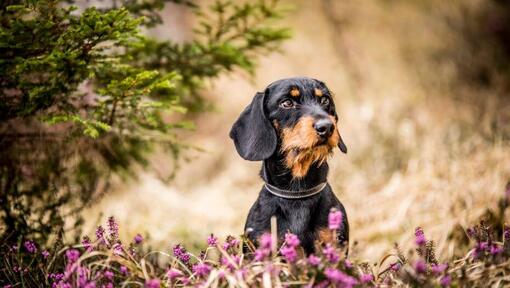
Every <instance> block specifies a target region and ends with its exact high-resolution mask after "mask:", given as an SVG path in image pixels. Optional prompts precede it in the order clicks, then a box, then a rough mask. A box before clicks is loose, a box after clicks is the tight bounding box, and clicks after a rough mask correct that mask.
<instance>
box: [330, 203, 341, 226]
mask: <svg viewBox="0 0 510 288" xmlns="http://www.w3.org/2000/svg"><path fill="white" fill-rule="evenodd" d="M342 218H343V215H342V212H340V211H338V210H336V209H335V208H333V209H331V211H330V212H329V216H328V225H329V229H331V230H337V229H340V227H341V226H342Z"/></svg>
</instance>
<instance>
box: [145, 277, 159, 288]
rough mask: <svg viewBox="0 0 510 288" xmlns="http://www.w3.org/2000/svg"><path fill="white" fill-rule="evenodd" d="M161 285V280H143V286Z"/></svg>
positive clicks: (156, 287)
mask: <svg viewBox="0 0 510 288" xmlns="http://www.w3.org/2000/svg"><path fill="white" fill-rule="evenodd" d="M159 287H161V282H160V281H159V279H148V280H145V288H159Z"/></svg>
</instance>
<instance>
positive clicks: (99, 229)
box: [96, 225, 105, 244]
mask: <svg viewBox="0 0 510 288" xmlns="http://www.w3.org/2000/svg"><path fill="white" fill-rule="evenodd" d="M104 232H105V230H104V228H103V226H101V225H99V226H97V228H96V238H97V240H98V241H99V243H102V244H104V243H105V241H104Z"/></svg>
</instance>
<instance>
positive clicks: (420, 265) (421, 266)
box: [414, 260, 427, 274]
mask: <svg viewBox="0 0 510 288" xmlns="http://www.w3.org/2000/svg"><path fill="white" fill-rule="evenodd" d="M414 270H415V271H416V273H418V274H423V273H425V272H426V271H427V264H425V262H424V261H423V260H418V261H416V262H415V263H414Z"/></svg>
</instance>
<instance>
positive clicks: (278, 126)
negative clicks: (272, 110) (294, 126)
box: [273, 120, 280, 129]
mask: <svg viewBox="0 0 510 288" xmlns="http://www.w3.org/2000/svg"><path fill="white" fill-rule="evenodd" d="M273 126H274V128H276V129H278V128H280V124H279V123H278V121H276V120H273Z"/></svg>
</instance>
